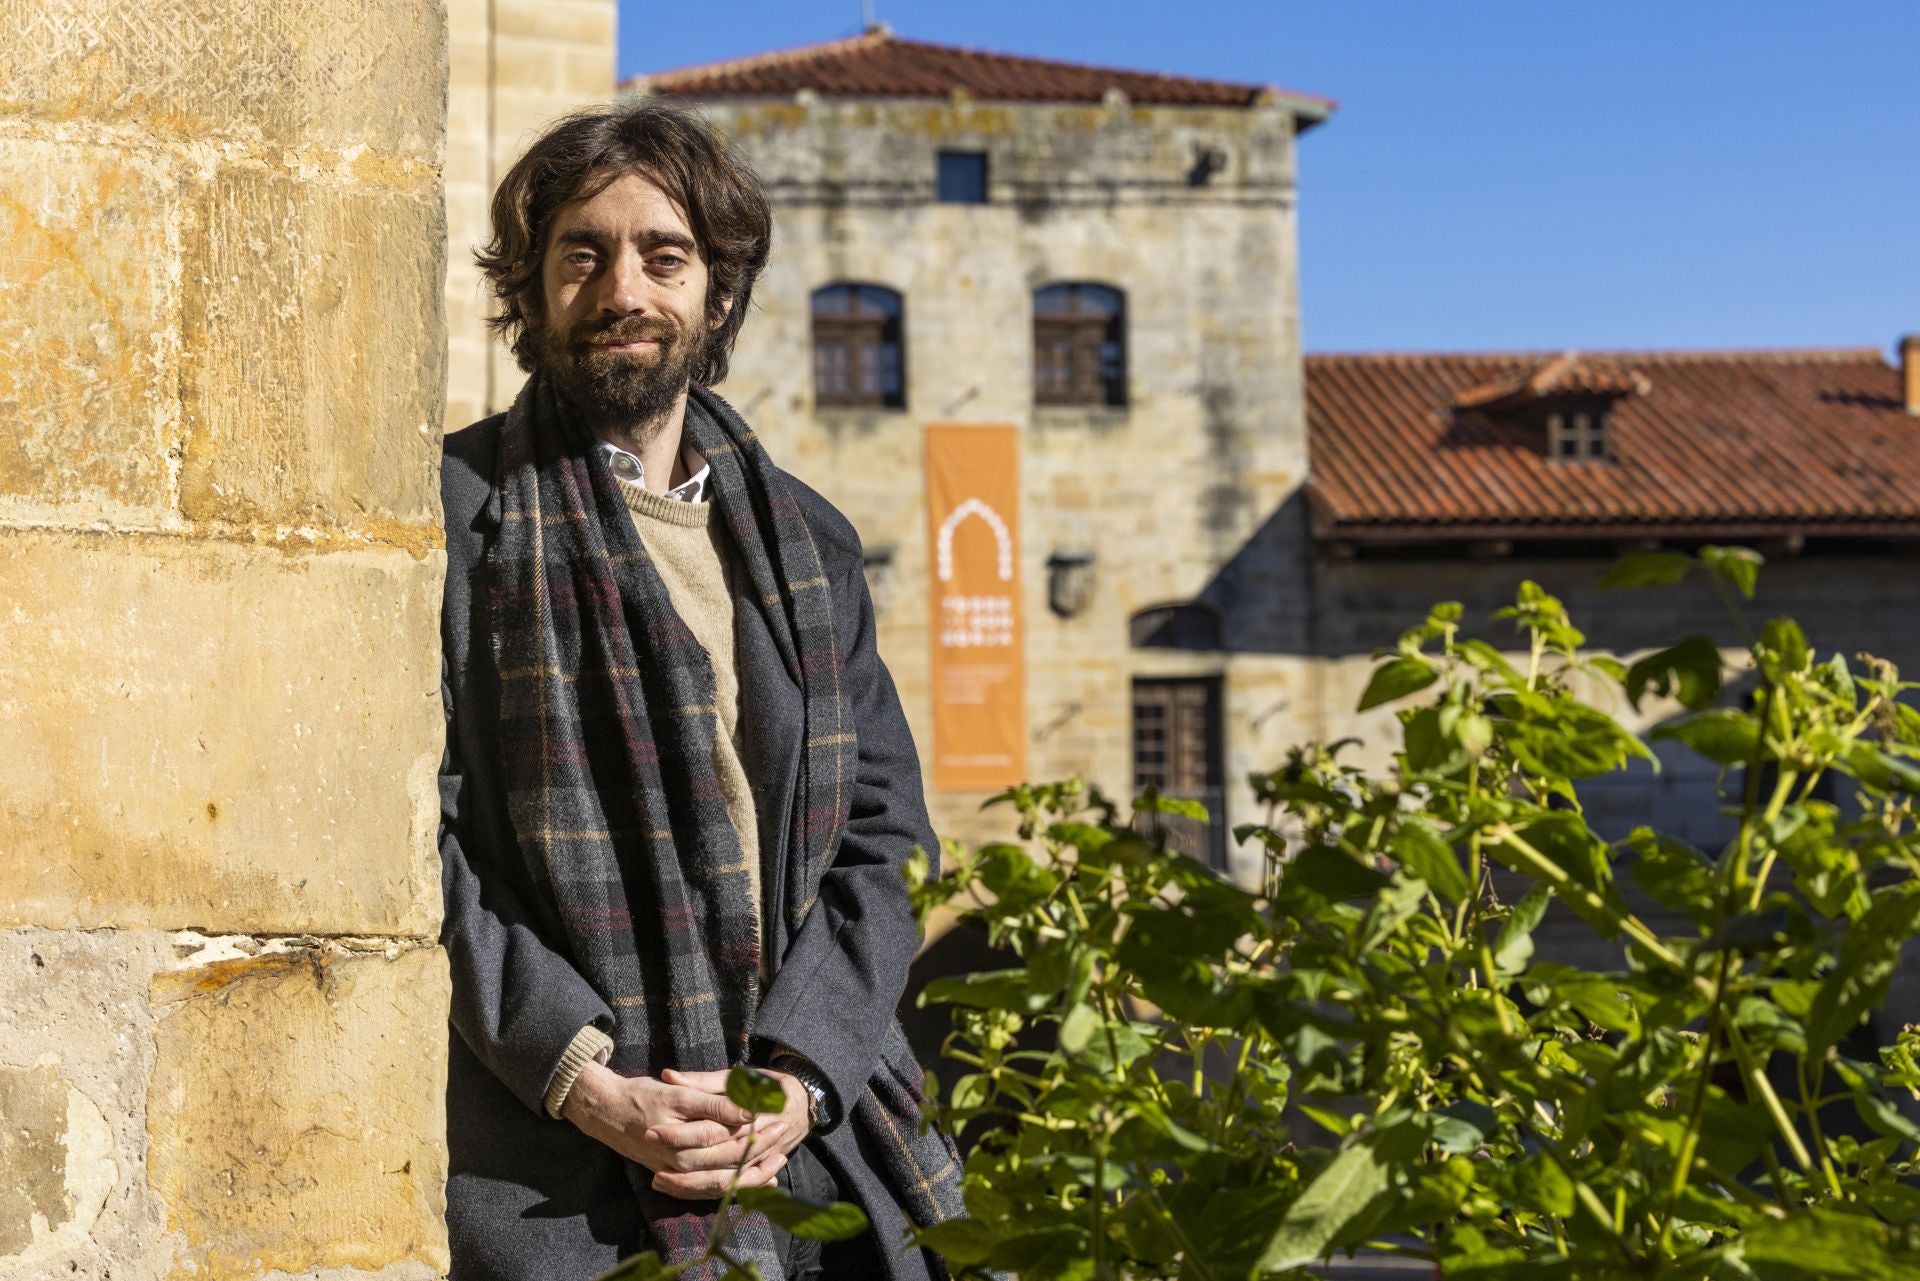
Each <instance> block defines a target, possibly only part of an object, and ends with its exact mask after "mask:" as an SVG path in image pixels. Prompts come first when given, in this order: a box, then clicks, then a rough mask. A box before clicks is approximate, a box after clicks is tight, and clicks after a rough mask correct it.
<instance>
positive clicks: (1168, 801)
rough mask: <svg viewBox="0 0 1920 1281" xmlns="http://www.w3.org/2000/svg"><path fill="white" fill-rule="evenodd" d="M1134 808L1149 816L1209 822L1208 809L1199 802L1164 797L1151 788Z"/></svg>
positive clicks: (1143, 794) (1175, 797) (1177, 797)
mask: <svg viewBox="0 0 1920 1281" xmlns="http://www.w3.org/2000/svg"><path fill="white" fill-rule="evenodd" d="M1133 808H1134V809H1135V810H1139V811H1143V812H1145V813H1149V814H1173V815H1177V816H1178V817H1180V818H1190V819H1192V820H1193V821H1194V822H1196V823H1204V822H1206V821H1207V807H1206V806H1204V805H1202V804H1201V803H1200V802H1199V801H1193V800H1187V799H1186V798H1184V797H1179V796H1162V795H1161V794H1160V793H1159V792H1158V791H1156V790H1155V789H1153V788H1151V787H1149V788H1148V789H1147V790H1146V791H1144V792H1142V793H1141V794H1140V797H1139V799H1138V800H1136V801H1134V803H1133Z"/></svg>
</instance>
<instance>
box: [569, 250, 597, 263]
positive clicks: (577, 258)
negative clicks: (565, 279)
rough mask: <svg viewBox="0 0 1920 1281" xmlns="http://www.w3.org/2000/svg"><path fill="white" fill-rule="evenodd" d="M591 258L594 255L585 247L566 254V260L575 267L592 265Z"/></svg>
mask: <svg viewBox="0 0 1920 1281" xmlns="http://www.w3.org/2000/svg"><path fill="white" fill-rule="evenodd" d="M593 259H594V256H593V255H592V254H591V253H589V252H587V251H586V250H585V249H580V250H576V251H575V252H573V253H570V254H568V255H567V261H568V262H570V263H572V264H573V265H574V266H576V267H591V266H593Z"/></svg>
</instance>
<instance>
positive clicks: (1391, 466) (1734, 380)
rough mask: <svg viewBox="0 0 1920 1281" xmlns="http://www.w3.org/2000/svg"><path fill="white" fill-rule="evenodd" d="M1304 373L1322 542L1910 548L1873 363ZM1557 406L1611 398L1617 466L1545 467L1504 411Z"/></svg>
mask: <svg viewBox="0 0 1920 1281" xmlns="http://www.w3.org/2000/svg"><path fill="white" fill-rule="evenodd" d="M1306 371H1307V424H1308V438H1309V452H1310V455H1311V460H1312V465H1311V476H1312V479H1311V484H1310V488H1309V494H1310V498H1311V501H1312V503H1313V510H1314V515H1315V519H1316V522H1317V524H1318V526H1319V528H1320V529H1322V530H1323V531H1324V532H1327V533H1330V534H1338V535H1341V536H1346V537H1356V538H1368V537H1373V538H1383V539H1391V538H1396V537H1405V536H1409V535H1411V536H1416V537H1417V536H1419V535H1420V534H1421V533H1422V532H1425V533H1428V534H1440V533H1447V534H1452V535H1460V536H1464V535H1475V536H1485V537H1497V536H1503V535H1512V534H1523V535H1533V536H1539V537H1548V536H1551V537H1569V536H1580V535H1595V536H1605V535H1609V534H1614V535H1635V534H1638V535H1643V536H1651V535H1655V534H1659V535H1664V536H1670V537H1684V536H1687V535H1688V534H1698V535H1700V536H1703V537H1708V536H1726V535H1730V534H1740V533H1747V534H1751V535H1752V536H1764V535H1765V534H1766V533H1767V532H1769V531H1774V532H1779V533H1786V532H1798V533H1803V534H1843V533H1859V534H1863V535H1866V534H1893V533H1908V534H1920V421H1916V420H1915V419H1914V418H1913V417H1912V416H1911V415H1909V414H1908V413H1907V412H1906V411H1905V408H1904V404H1903V401H1902V400H1901V388H1900V375H1899V371H1898V370H1896V369H1894V368H1893V367H1892V366H1891V365H1889V364H1888V363H1887V362H1886V361H1885V359H1883V358H1882V356H1881V354H1880V353H1879V352H1877V351H1874V350H1871V349H1859V350H1839V351H1729V352H1605V353H1577V354H1576V353H1565V354H1560V355H1556V354H1555V353H1551V352H1543V353H1505V354H1499V353H1488V354H1470V353H1463V354H1372V355H1310V356H1308V357H1307V359H1306ZM1556 392H1558V393H1562V394H1573V393H1579V394H1587V395H1605V396H1609V397H1614V399H1612V402H1611V409H1610V411H1609V417H1608V427H1607V430H1608V434H1609V435H1608V439H1609V442H1610V445H1611V448H1612V450H1613V453H1614V461H1612V462H1553V461H1550V460H1549V459H1548V458H1547V456H1546V452H1545V441H1544V439H1543V430H1542V428H1541V426H1540V425H1539V423H1538V422H1537V420H1529V419H1527V418H1526V417H1525V416H1522V415H1516V414H1514V413H1513V412H1511V411H1510V410H1511V407H1512V406H1513V405H1514V404H1516V403H1519V402H1521V401H1524V400H1525V399H1527V398H1530V397H1533V396H1543V395H1552V394H1554V393H1556ZM1463 402H1464V403H1463Z"/></svg>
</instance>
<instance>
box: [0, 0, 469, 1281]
mask: <svg viewBox="0 0 1920 1281" xmlns="http://www.w3.org/2000/svg"><path fill="white" fill-rule="evenodd" d="M445 66H446V61H445V20H444V16H443V13H442V11H441V8H440V6H439V5H438V4H437V3H430V2H421V0H411V2H410V0H249V2H247V3H236V2H234V0H115V2H114V3H110V4H100V3H95V2H93V0H0V424H4V426H0V655H4V659H3V660H0V1275H4V1276H7V1277H59V1278H63V1279H64V1278H72V1277H107V1276H111V1277H113V1278H115V1281H145V1279H148V1278H172V1277H185V1276H192V1277H195V1278H197V1279H199V1281H222V1279H225V1278H252V1277H260V1276H266V1275H269V1274H278V1273H283V1272H284V1273H300V1274H301V1275H303V1276H312V1277H316V1278H318V1277H343V1276H346V1275H349V1274H350V1273H349V1270H363V1271H365V1272H370V1273H375V1274H378V1275H380V1276H384V1277H390V1278H394V1279H395V1281H398V1279H399V1278H427V1277H433V1276H437V1275H441V1274H443V1273H444V1272H445V1270H446V1266H447V1259H446V1244H445V1231H444V1227H443V1224H442V1212H443V1185H444V1179H445V1166H446V1161H445V1143H444V1136H443V1127H444V1122H443V1114H442V1093H443V1090H444V1079H445V1067H444V1050H445V1035H446V1033H445V1027H446V1022H445V1020H446V1005H447V980H446V966H445V961H444V958H443V956H442V955H441V953H440V950H439V948H438V947H437V946H436V935H437V932H438V924H439V911H440V902H439V884H438V868H437V858H436V855H435V852H434V831H435V825H436V820H437V810H436V808H435V805H436V802H435V785H434V774H435V770H436V766H437V762H438V759H439V751H440V740H441V717H440V701H439V684H438V675H439V668H438V662H439V653H438V612H439V593H440V581H441V576H442V574H443V572H444V556H443V553H442V551H441V547H442V540H441V534H440V529H439V504H438V499H437V493H438V490H437V485H436V479H435V477H436V470H437V460H438V443H439V442H438V436H439V426H440V419H441V414H442V403H443V395H444V390H443V386H444V357H443V354H442V353H443V350H444V338H445V327H444V320H443V314H442V288H443V285H442V279H443V261H444V259H443V245H444V239H445V236H444V221H443V215H442V212H441V204H440V173H439V165H440V151H441V142H442V136H443V131H444V125H443V120H444V114H443V113H444V106H443V104H444V93H445V84H446V72H445ZM351 1274H352V1275H359V1272H357V1271H356V1272H352V1273H351Z"/></svg>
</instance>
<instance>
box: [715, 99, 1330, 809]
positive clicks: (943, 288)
mask: <svg viewBox="0 0 1920 1281" xmlns="http://www.w3.org/2000/svg"><path fill="white" fill-rule="evenodd" d="M703 106H704V108H705V110H706V111H707V112H708V114H709V115H710V116H711V117H712V118H713V119H714V120H715V121H716V122H717V123H719V124H720V125H721V126H722V127H723V128H724V129H725V130H726V131H727V132H729V133H730V134H731V135H732V136H733V137H734V138H735V139H736V140H737V142H738V143H739V145H740V146H741V147H742V149H743V151H744V153H745V154H746V156H747V158H748V159H749V160H750V162H751V163H752V164H753V166H754V167H755V169H756V170H757V171H758V172H759V173H760V175H761V176H762V178H763V179H764V180H765V181H766V182H767V184H768V187H769V190H770V192H771V194H772V196H773V198H774V201H775V203H776V225H775V230H774V249H773V259H772V262H771V265H770V266H769V268H768V271H767V274H766V276H765V278H764V282H763V284H762V285H761V287H760V289H759V291H758V293H757V294H756V296H755V314H754V316H753V317H752V318H751V319H750V320H749V321H748V322H747V325H746V327H745V330H744V332H743V334H742V336H741V339H740V344H739V348H738V350H737V354H736V357H735V360H734V364H733V373H732V374H731V376H730V377H729V379H728V381H727V384H726V385H725V386H724V387H722V388H721V389H720V390H721V391H722V392H723V394H725V395H726V396H727V397H728V398H729V399H730V400H731V401H732V402H733V403H734V404H735V405H736V406H738V407H739V408H740V409H741V410H742V411H743V412H744V413H745V414H746V416H747V418H748V419H749V420H750V421H751V422H753V423H754V424H755V426H756V428H757V429H758V430H760V431H761V432H762V434H763V435H764V436H765V437H766V439H767V440H768V442H769V445H770V448H771V449H772V450H773V453H774V456H775V457H776V458H777V459H778V460H779V461H780V462H781V464H782V465H783V466H786V467H788V468H789V469H791V470H793V471H794V472H796V473H797V474H798V475H799V476H801V477H802V478H803V479H805V480H806V481H808V482H809V483H810V484H812V485H814V486H815V487H817V488H819V489H820V490H821V491H822V492H823V493H825V494H826V495H827V496H828V497H829V498H831V499H832V500H833V501H834V502H836V503H837V504H839V505H840V507H841V508H842V510H844V511H845V512H846V514H847V515H848V516H849V517H850V518H851V519H852V520H853V522H854V524H855V525H856V526H857V527H858V529H859V531H860V534H861V537H862V539H863V540H864V541H865V543H866V545H867V547H868V549H869V552H870V553H871V552H875V551H883V552H889V553H890V554H891V561H890V564H889V565H888V567H887V569H886V570H885V571H884V582H883V583H881V590H880V591H879V596H880V597H881V610H880V615H879V647H880V652H881V655H882V656H883V657H884V658H885V659H886V661H887V663H888V665H889V667H890V668H891V669H892V671H893V675H894V678H895V680H896V681H897V682H898V684H899V686H900V692H901V696H902V700H903V702H904V704H905V706H906V710H907V716H908V719H909V721H910V722H911V723H912V727H913V730H914V734H915V737H916V739H917V741H918V742H919V743H920V744H921V745H922V756H923V761H924V758H925V756H926V751H925V748H926V745H927V744H928V742H929V741H930V738H931V713H932V705H931V695H930V692H929V686H928V682H929V665H930V657H931V656H930V649H929V645H930V638H929V627H930V623H929V617H928V602H927V593H926V586H925V585H926V583H927V581H928V577H929V570H928V548H927V521H926V514H925V510H924V507H925V481H924V479H923V474H922V432H923V429H924V427H925V426H926V424H928V423H967V422H977V423H1012V424H1015V425H1016V426H1017V427H1018V428H1019V429H1020V431H1021V438H1022V441H1023V446H1022V462H1021V467H1022V489H1023V505H1022V512H1021V528H1022V531H1023V539H1022V543H1021V557H1022V559H1021V566H1020V572H1021V577H1022V584H1023V591H1024V599H1023V602H1022V609H1023V611H1024V616H1025V619H1026V627H1027V634H1026V663H1027V689H1028V718H1029V726H1030V736H1031V741H1030V748H1029V773H1030V774H1031V775H1032V776H1033V777H1036V778H1045V777H1057V776H1064V775H1065V774H1068V773H1073V772H1078V773H1080V774H1082V775H1084V776H1086V777H1088V778H1091V779H1094V780H1096V781H1098V782H1099V783H1101V784H1102V785H1104V786H1106V787H1108V788H1109V789H1112V790H1114V791H1116V792H1119V793H1130V789H1131V787H1132V781H1133V780H1132V774H1131V747H1130V722H1131V702H1130V682H1131V680H1132V678H1133V677H1135V676H1140V675H1218V676H1222V677H1224V685H1225V699H1226V704H1227V706H1226V715H1227V725H1228V730H1227V757H1228V759H1227V777H1228V779H1229V780H1234V779H1238V778H1240V777H1242V776H1244V775H1245V774H1246V773H1247V772H1248V771H1250V770H1251V769H1253V768H1254V767H1255V766H1256V765H1257V764H1259V763H1261V762H1263V761H1266V760H1268V759H1269V758H1270V757H1271V756H1272V755H1273V754H1274V753H1275V752H1277V750H1278V748H1279V745H1280V744H1281V743H1283V742H1284V741H1285V738H1284V732H1283V731H1284V725H1285V717H1284V716H1276V714H1275V712H1274V709H1275V708H1276V707H1281V706H1285V705H1287V704H1288V703H1289V702H1290V700H1292V699H1294V698H1296V697H1297V696H1298V695H1297V693H1296V691H1297V689H1298V688H1299V686H1300V684H1301V681H1302V679H1303V677H1302V670H1303V669H1302V661H1301V659H1300V657H1299V655H1300V654H1301V653H1302V652H1303V651H1302V649H1301V646H1302V645H1303V644H1304V629H1303V620H1304V616H1303V615H1302V614H1301V613H1299V612H1298V611H1297V610H1296V609H1295V604H1296V602H1297V601H1298V599H1299V596H1300V591H1301V577H1300V576H1301V574H1302V572H1303V568H1304V567H1303V562H1302V560H1301V557H1300V555H1299V538H1300V536H1301V534H1302V532H1303V531H1302V529H1301V527H1300V526H1299V524H1298V521H1297V519H1296V512H1295V505H1294V504H1293V503H1292V502H1290V499H1291V497H1292V496H1293V494H1294V492H1295V490H1296V489H1297V487H1298V485H1299V484H1300V481H1301V480H1302V478H1303V476H1304V473H1305V470H1306V443H1305V424H1304V416H1303V412H1302V399H1301V397H1302V392H1301V365H1300V345H1299V329H1298V306H1297V303H1296V297H1295V292H1296V290H1295V227H1294V206H1293V198H1294V162H1293V152H1294V135H1293V127H1292V126H1293V122H1292V118H1291V116H1290V115H1289V114H1288V113H1287V112H1286V111H1285V110H1284V109H1282V108H1280V107H1256V108H1251V109H1221V110H1211V109H1192V108H1164V107H1156V108H1145V107H1137V106H1132V105H1129V104H1127V103H1126V102H1125V101H1123V100H1119V99H1117V98H1116V99H1113V100H1110V101H1109V102H1107V103H1104V104H1100V105H1090V106H1047V105H1031V104H1019V105H1006V104H984V103H970V102H966V101H953V102H898V103H848V102H840V101H832V100H819V101H806V100H801V101H782V102H776V103H766V102H758V103H756V102H737V103H725V102H709V103H705V104H703ZM1203 146H1205V147H1211V148H1216V149H1218V150H1220V151H1222V152H1224V153H1225V155H1226V158H1227V159H1226V167H1225V168H1224V170H1222V171H1221V172H1219V173H1218V174H1216V175H1214V177H1213V178H1212V180H1211V182H1209V183H1208V184H1206V185H1200V186H1196V185H1192V184H1191V183H1190V182H1189V177H1188V175H1189V172H1190V171H1191V170H1192V168H1193V166H1194V162H1195V158H1196V155H1197V154H1198V151H1199V149H1200V148H1201V147H1203ZM943 148H957V149H966V150H982V151H985V152H986V153H987V156H988V170H989V174H990V182H991V192H990V201H989V203H987V204H985V205H956V204H938V203H935V202H934V194H935V193H934V174H935V155H936V152H937V151H939V150H941V149H943ZM1066 280H1082V281H1098V282H1103V283H1106V284H1108V285H1112V286H1115V287H1118V288H1119V289H1121V290H1122V291H1124V293H1125V294H1126V298H1127V309H1128V321H1127V325H1128V348H1129V350H1128V357H1127V359H1128V364H1129V369H1130V377H1129V403H1128V405H1127V406H1126V407H1125V408H1124V409H1106V408H1099V409H1077V408H1075V409H1066V408H1053V407H1036V406H1035V404H1034V392H1033V351H1032V293H1033V290H1034V289H1035V288H1036V287H1037V286H1039V285H1042V284H1047V283H1051V282H1055V281H1066ZM835 281H862V282H868V283H874V284H881V285H885V286H887V287H889V288H891V289H894V290H897V291H898V292H899V293H900V294H901V295H902V297H903V299H904V312H905V348H906V351H905V356H906V368H907V405H906V408H905V409H904V410H892V411H871V412H869V411H845V410H831V409H828V410H819V409H816V407H815V406H814V404H813V381H812V378H813V375H812V357H811V346H810V336H809V335H810V314H809V299H810V295H811V293H812V291H813V290H814V289H816V288H818V287H820V286H821V285H825V284H828V283H831V282H835ZM1252 547H1257V548H1259V549H1260V550H1259V554H1258V555H1251V554H1249V549H1250V548H1252ZM1080 550H1092V551H1094V552H1095V554H1096V557H1097V560H1096V565H1095V571H1094V572H1095V576H1096V582H1095V587H1094V591H1093V595H1092V598H1091V601H1090V603H1089V604H1088V606H1087V607H1086V609H1085V610H1084V611H1083V612H1081V613H1079V614H1077V615H1075V616H1073V617H1066V618H1063V617H1060V616H1058V615H1056V614H1055V613H1053V612H1052V611H1051V610H1050V609H1049V607H1048V591H1047V588H1048V568H1047V561H1048V559H1049V557H1050V556H1051V555H1052V554H1053V553H1055V552H1056V551H1080ZM1195 597H1204V598H1205V599H1207V600H1209V601H1211V602H1212V603H1214V604H1216V605H1218V606H1219V607H1220V609H1221V612H1222V617H1223V622H1224V625H1225V627H1226V629H1227V631H1228V633H1229V637H1230V640H1231V638H1232V637H1235V636H1237V637H1242V638H1251V637H1259V638H1261V639H1260V640H1259V641H1258V642H1257V643H1256V644H1251V645H1246V646H1244V647H1243V648H1242V649H1241V650H1240V652H1234V653H1213V654H1191V653H1179V652H1173V651H1151V650H1136V649H1134V648H1132V647H1131V645H1130V641H1129V633H1128V620H1129V618H1130V617H1131V616H1132V615H1133V614H1134V613H1135V612H1136V611H1138V610H1140V609H1143V608H1146V607H1148V606H1152V605H1157V604H1162V603H1166V602H1171V601H1180V600H1186V599H1190V598H1195ZM1296 634H1297V636H1296ZM1289 638H1294V639H1289ZM982 799H983V796H982V795H979V794H970V793H969V794H960V793H948V794H933V795H932V796H931V801H932V808H933V811H934V819H935V823H936V825H937V826H938V827H939V829H940V830H941V831H942V832H943V833H944V834H947V835H952V836H956V837H960V838H963V839H969V840H972V839H978V838H982V837H984V836H985V835H987V834H989V833H994V834H998V833H1002V832H1004V831H1005V829H1006V819H1005V816H1004V815H1002V814H989V815H986V816H984V817H983V816H981V815H980V814H979V812H978V808H979V803H980V801H981V800H982ZM1251 804H1252V801H1251V797H1250V795H1249V794H1248V793H1247V792H1246V790H1245V789H1244V788H1243V787H1239V786H1236V787H1235V789H1234V791H1233V792H1232V794H1230V796H1229V798H1228V810H1229V814H1230V815H1233V816H1243V815H1246V814H1247V813H1248V812H1249V810H1250V806H1251Z"/></svg>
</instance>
